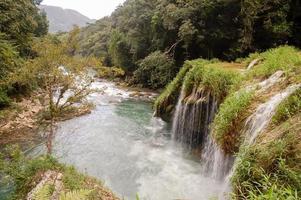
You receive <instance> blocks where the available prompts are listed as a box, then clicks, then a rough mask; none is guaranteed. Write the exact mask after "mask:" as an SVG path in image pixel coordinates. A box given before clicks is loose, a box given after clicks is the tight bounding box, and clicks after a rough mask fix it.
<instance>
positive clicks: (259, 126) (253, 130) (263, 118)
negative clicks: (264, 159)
mask: <svg viewBox="0 0 301 200" xmlns="http://www.w3.org/2000/svg"><path fill="white" fill-rule="evenodd" d="M300 86H301V84H298V85H291V86H289V87H287V88H286V89H285V90H284V91H282V92H280V93H278V94H276V95H274V96H273V97H272V98H270V100H269V101H267V102H266V103H263V104H261V105H259V106H258V108H257V109H256V111H255V112H254V113H253V114H252V115H251V116H250V117H249V118H248V119H247V121H246V125H245V128H244V131H243V133H244V135H246V141H245V143H246V144H252V143H253V142H254V140H255V139H256V138H257V136H258V134H259V133H261V132H262V131H263V130H264V129H265V128H266V127H267V126H268V124H269V123H270V121H271V119H272V117H273V115H274V114H275V111H276V108H277V107H278V105H279V104H280V103H281V102H282V101H283V100H285V99H286V98H287V97H288V96H290V95H291V94H292V93H293V92H295V91H296V90H297V89H298V88H300Z"/></svg>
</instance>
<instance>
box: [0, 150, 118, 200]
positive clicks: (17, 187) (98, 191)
mask: <svg viewBox="0 0 301 200" xmlns="http://www.w3.org/2000/svg"><path fill="white" fill-rule="evenodd" d="M4 154H5V156H4ZM49 170H51V171H55V172H59V173H62V175H63V176H62V183H63V191H61V193H60V194H59V195H60V198H59V199H60V200H72V199H102V197H103V196H102V195H109V194H110V195H111V196H112V199H117V198H116V197H114V195H113V194H112V193H111V192H110V191H108V190H107V189H106V188H104V187H103V185H102V184H101V183H100V182H98V181H97V180H95V179H93V178H90V177H88V176H86V175H83V174H80V173H78V172H77V171H76V170H75V169H74V168H73V167H67V166H65V165H63V164H60V163H58V162H57V161H56V160H55V159H54V158H53V157H51V156H40V157H37V158H27V157H25V156H24V154H23V153H21V151H20V150H19V148H17V147H9V148H6V149H5V151H4V152H3V154H2V155H1V159H0V174H1V175H4V177H5V179H3V180H1V182H2V183H5V182H4V181H8V183H13V191H12V194H11V195H10V198H9V199H25V198H26V196H27V194H28V193H29V192H30V191H31V190H32V189H33V188H34V187H35V186H36V184H37V183H38V182H39V181H40V180H41V175H42V174H43V173H45V172H46V171H49ZM53 192H54V185H52V183H51V184H45V185H44V186H43V187H42V188H41V189H39V190H38V191H37V192H36V193H35V194H34V197H35V199H37V200H43V199H45V200H46V199H47V200H48V199H49V197H50V196H51V195H52V193H53ZM74 197H76V198H74ZM79 197H82V198H79Z"/></svg>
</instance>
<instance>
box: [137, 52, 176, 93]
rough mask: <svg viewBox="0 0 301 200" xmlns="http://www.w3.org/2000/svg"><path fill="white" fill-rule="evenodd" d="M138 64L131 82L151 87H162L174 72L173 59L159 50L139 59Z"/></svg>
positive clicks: (171, 77)
mask: <svg viewBox="0 0 301 200" xmlns="http://www.w3.org/2000/svg"><path fill="white" fill-rule="evenodd" d="M138 66H139V68H138V69H137V70H136V71H135V72H134V76H133V82H134V83H136V84H141V85H142V86H144V87H149V88H153V89H157V88H162V87H164V86H165V85H166V84H168V83H169V82H170V81H171V80H172V79H173V77H174V76H175V74H176V69H175V68H176V67H175V64H174V61H173V60H172V59H171V58H169V57H168V56H167V55H166V54H164V53H162V52H160V51H156V52H153V53H151V54H150V55H148V56H147V57H146V58H144V59H143V60H141V61H139V62H138Z"/></svg>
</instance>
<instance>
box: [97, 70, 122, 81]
mask: <svg viewBox="0 0 301 200" xmlns="http://www.w3.org/2000/svg"><path fill="white" fill-rule="evenodd" d="M97 76H98V77H99V78H108V79H114V78H122V77H124V76H125V71H124V70H123V69H121V68H119V67H97Z"/></svg>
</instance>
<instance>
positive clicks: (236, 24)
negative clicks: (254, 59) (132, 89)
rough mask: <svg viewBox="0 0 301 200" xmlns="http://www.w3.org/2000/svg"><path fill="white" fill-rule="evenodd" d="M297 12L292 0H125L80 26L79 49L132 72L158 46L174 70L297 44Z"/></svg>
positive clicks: (300, 18) (300, 10)
mask: <svg viewBox="0 0 301 200" xmlns="http://www.w3.org/2000/svg"><path fill="white" fill-rule="evenodd" d="M300 13H301V4H300V2H299V1H295V0H284V1H282V0H276V1H275V0H267V1H266V0H243V1H240V0H230V1H220V0H201V1H200V0H185V1H184V0H127V1H126V2H125V3H124V4H123V5H122V6H120V7H118V8H117V9H116V10H115V11H114V12H113V14H112V15H111V16H110V17H106V18H103V19H101V20H99V21H97V22H96V23H95V24H92V25H90V26H88V27H87V28H84V29H83V31H82V32H81V50H80V52H81V53H82V54H84V55H87V54H88V55H89V54H94V55H96V56H103V57H105V58H106V60H107V62H106V63H107V64H108V65H112V63H113V64H114V65H118V66H121V67H123V68H125V69H127V70H128V71H135V70H136V69H138V68H139V65H138V64H137V61H139V60H141V59H144V58H145V57H147V56H148V55H149V54H151V53H152V52H155V51H158V50H159V51H161V52H166V53H167V54H169V55H170V57H172V58H173V59H175V63H176V66H177V68H174V69H175V70H176V71H178V70H179V68H180V66H182V64H183V62H184V61H185V60H187V59H195V58H199V57H202V58H206V59H211V58H220V59H226V60H234V59H236V58H237V57H241V56H245V55H248V54H249V53H250V52H254V51H263V50H266V49H268V48H271V47H275V46H278V45H281V44H287V43H288V44H292V45H296V46H301V38H300V34H298V33H299V32H300V31H301V24H300V23H301V14H300ZM87 47H89V48H87Z"/></svg>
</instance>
